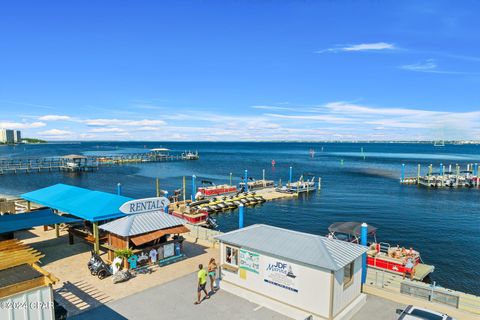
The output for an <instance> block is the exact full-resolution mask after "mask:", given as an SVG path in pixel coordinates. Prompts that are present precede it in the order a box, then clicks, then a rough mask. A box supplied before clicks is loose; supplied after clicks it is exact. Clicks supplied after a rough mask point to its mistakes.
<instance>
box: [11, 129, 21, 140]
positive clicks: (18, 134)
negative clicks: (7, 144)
mask: <svg viewBox="0 0 480 320" xmlns="http://www.w3.org/2000/svg"><path fill="white" fill-rule="evenodd" d="M13 140H14V142H15V143H21V142H22V132H21V131H20V130H14V132H13Z"/></svg>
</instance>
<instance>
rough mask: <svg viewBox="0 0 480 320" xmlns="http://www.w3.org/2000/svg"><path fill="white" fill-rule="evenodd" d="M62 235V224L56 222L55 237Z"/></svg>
mask: <svg viewBox="0 0 480 320" xmlns="http://www.w3.org/2000/svg"><path fill="white" fill-rule="evenodd" d="M58 237H60V226H59V225H58V224H55V238H58Z"/></svg>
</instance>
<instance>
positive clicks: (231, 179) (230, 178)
mask: <svg viewBox="0 0 480 320" xmlns="http://www.w3.org/2000/svg"><path fill="white" fill-rule="evenodd" d="M230 185H232V173H231V172H230Z"/></svg>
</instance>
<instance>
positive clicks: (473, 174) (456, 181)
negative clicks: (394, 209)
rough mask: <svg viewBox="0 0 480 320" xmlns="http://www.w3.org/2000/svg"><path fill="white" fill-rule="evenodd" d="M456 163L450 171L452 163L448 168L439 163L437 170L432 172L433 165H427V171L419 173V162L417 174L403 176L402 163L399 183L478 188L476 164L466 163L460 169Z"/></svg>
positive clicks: (479, 184)
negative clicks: (422, 173)
mask: <svg viewBox="0 0 480 320" xmlns="http://www.w3.org/2000/svg"><path fill="white" fill-rule="evenodd" d="M460 169H461V168H460V166H459V165H458V164H456V165H455V170H454V171H452V165H449V166H448V168H447V167H446V166H444V165H443V164H440V168H439V171H438V172H433V165H429V166H428V172H427V173H426V174H425V175H421V173H420V172H421V167H420V164H419V165H418V167H417V176H415V177H412V176H410V177H408V176H407V177H406V176H405V164H402V174H401V176H400V183H402V184H416V185H419V186H422V187H427V188H480V175H479V172H478V164H477V163H472V164H467V168H466V170H460Z"/></svg>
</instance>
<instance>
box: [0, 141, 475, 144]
mask: <svg viewBox="0 0 480 320" xmlns="http://www.w3.org/2000/svg"><path fill="white" fill-rule="evenodd" d="M81 143H356V144H358V143H379V144H381V143H384V144H434V143H435V141H434V140H431V141H407V140H405V141H403V140H392V141H390V140H349V141H345V140H341V141H336V140H247V141H241V140H221V141H201V140H200V141H193V140H186V141H185V140H184V141H167V140H158V141H155V140H148V141H146V140H72V141H64V140H62V141H60V140H59V141H45V142H35V143H22V144H15V145H32V144H81ZM444 143H445V145H478V144H480V140H444ZM0 145H7V144H1V143H0Z"/></svg>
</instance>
